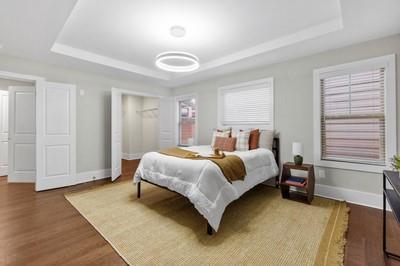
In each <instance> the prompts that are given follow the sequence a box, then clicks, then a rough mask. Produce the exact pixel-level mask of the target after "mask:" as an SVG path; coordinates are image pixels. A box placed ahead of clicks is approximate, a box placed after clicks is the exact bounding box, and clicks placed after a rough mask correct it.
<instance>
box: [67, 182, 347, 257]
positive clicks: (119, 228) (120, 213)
mask: <svg viewBox="0 0 400 266" xmlns="http://www.w3.org/2000/svg"><path fill="white" fill-rule="evenodd" d="M66 198H67V200H68V201H69V202H70V203H71V204H72V205H73V206H74V207H75V208H76V209H77V210H78V211H79V212H80V213H81V214H82V215H83V216H84V217H85V218H86V219H87V220H88V221H89V223H91V224H92V225H93V226H94V227H95V228H96V230H97V231H98V232H99V233H100V234H101V235H102V236H103V237H104V238H105V239H106V240H107V241H108V242H109V243H110V244H111V245H112V247H113V248H114V249H115V250H116V251H117V252H118V254H119V255H120V256H121V257H122V258H123V259H124V260H125V261H126V262H127V263H128V264H132V265H143V264H147V265H155V264H163V265H165V264H169V265H187V264H192V265H197V264H209V265H210V264H213V265H215V264H218V265H222V264H223V265H232V264H233V265H238V264H240V265H246V264H247V265H250V264H251V265H342V264H343V257H344V248H345V233H346V230H347V226H348V209H347V207H346V204H345V203H344V202H338V201H333V200H329V199H324V198H319V197H316V198H315V199H314V201H313V202H312V205H307V204H304V203H300V202H296V201H291V200H286V199H282V198H281V195H280V191H279V190H277V189H274V188H270V187H266V186H263V185H260V186H257V187H255V188H253V189H252V190H251V191H249V192H248V193H246V194H244V195H243V196H242V197H241V198H240V199H239V200H237V201H235V202H233V203H232V204H231V205H229V206H228V208H227V209H226V210H225V213H224V216H223V218H222V222H221V225H220V229H219V231H218V232H217V233H215V234H214V235H213V236H209V235H207V234H206V221H205V219H204V218H203V217H202V216H201V215H200V214H199V213H198V212H197V211H196V210H195V208H194V207H193V205H192V204H191V203H190V202H189V201H188V200H187V199H186V198H184V197H182V196H180V195H177V194H175V193H172V192H170V191H167V190H164V189H161V188H158V187H155V186H152V185H149V184H146V183H145V184H142V196H141V198H140V199H137V198H136V188H135V186H134V185H133V184H132V182H121V183H116V184H110V185H104V186H101V187H97V188H95V189H91V190H87V191H82V192H77V193H72V194H67V195H66Z"/></svg>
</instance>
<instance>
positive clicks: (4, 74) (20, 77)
mask: <svg viewBox="0 0 400 266" xmlns="http://www.w3.org/2000/svg"><path fill="white" fill-rule="evenodd" d="M0 78H2V79H10V80H17V81H25V82H32V83H33V87H35V90H37V88H38V84H40V82H44V81H45V80H46V79H45V78H44V77H40V76H33V75H25V74H20V73H14V72H8V71H2V70H0ZM8 159H9V160H10V158H8ZM7 181H8V177H7ZM26 182H28V181H26ZM35 182H36V177H35V180H33V183H35ZM29 183H32V182H29Z"/></svg>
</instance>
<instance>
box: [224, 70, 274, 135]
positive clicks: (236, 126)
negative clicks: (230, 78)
mask: <svg viewBox="0 0 400 266" xmlns="http://www.w3.org/2000/svg"><path fill="white" fill-rule="evenodd" d="M261 84H271V99H270V104H271V113H272V114H271V122H270V123H267V124H263V123H261V124H260V123H257V124H251V123H249V124H247V123H246V124H236V123H235V124H225V123H223V117H224V98H223V93H224V91H227V90H237V91H245V90H250V89H249V88H247V87H251V86H256V85H261ZM274 102H275V98H274V78H273V77H269V78H264V79H257V80H253V81H248V82H241V83H236V84H232V85H228V86H223V87H220V88H218V127H220V128H223V127H232V128H233V129H244V128H252V127H254V128H259V129H261V130H274V122H275V106H274Z"/></svg>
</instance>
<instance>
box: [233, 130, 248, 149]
mask: <svg viewBox="0 0 400 266" xmlns="http://www.w3.org/2000/svg"><path fill="white" fill-rule="evenodd" d="M235 137H236V150H237V151H248V150H249V139H250V130H244V131H239V132H237V133H236V134H235Z"/></svg>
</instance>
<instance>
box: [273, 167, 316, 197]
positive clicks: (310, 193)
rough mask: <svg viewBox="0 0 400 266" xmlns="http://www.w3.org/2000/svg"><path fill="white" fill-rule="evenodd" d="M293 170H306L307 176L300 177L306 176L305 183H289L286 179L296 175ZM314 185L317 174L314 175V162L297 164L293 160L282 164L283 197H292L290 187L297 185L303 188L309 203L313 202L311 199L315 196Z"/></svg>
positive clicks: (281, 184)
mask: <svg viewBox="0 0 400 266" xmlns="http://www.w3.org/2000/svg"><path fill="white" fill-rule="evenodd" d="M291 170H300V171H306V172H307V176H306V177H299V178H304V179H305V183H303V184H298V185H297V184H288V183H286V181H287V180H288V179H289V178H290V177H295V178H297V176H293V175H292V173H291ZM314 185H315V175H314V165H312V164H302V165H295V164H294V163H291V162H286V163H284V164H283V166H282V175H281V182H280V187H281V192H282V197H283V198H286V199H288V198H290V194H291V192H290V187H291V186H292V187H297V188H300V189H301V190H303V192H304V194H305V197H306V200H307V202H308V203H311V201H312V200H313V198H314Z"/></svg>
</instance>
